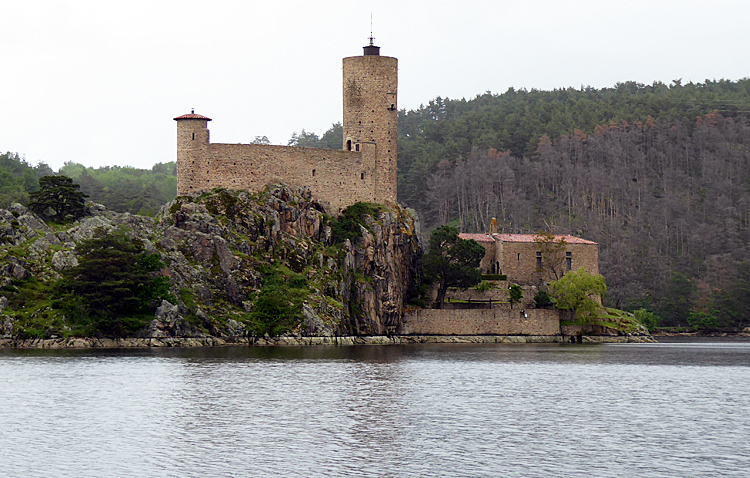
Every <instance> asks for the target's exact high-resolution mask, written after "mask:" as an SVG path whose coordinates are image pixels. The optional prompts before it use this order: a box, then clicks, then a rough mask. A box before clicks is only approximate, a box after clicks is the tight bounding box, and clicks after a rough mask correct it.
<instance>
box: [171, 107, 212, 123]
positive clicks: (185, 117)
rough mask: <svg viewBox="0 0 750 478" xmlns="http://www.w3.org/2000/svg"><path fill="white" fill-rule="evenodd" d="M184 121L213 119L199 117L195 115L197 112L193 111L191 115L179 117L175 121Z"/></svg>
mask: <svg viewBox="0 0 750 478" xmlns="http://www.w3.org/2000/svg"><path fill="white" fill-rule="evenodd" d="M184 119H198V120H206V121H211V118H209V117H208V116H203V115H197V114H195V110H191V111H190V113H188V114H186V115H182V116H178V117H177V118H175V119H174V120H175V121H179V120H184Z"/></svg>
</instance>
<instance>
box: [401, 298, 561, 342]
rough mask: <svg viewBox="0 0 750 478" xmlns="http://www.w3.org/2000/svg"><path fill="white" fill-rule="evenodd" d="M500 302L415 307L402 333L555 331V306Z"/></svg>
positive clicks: (557, 328)
mask: <svg viewBox="0 0 750 478" xmlns="http://www.w3.org/2000/svg"><path fill="white" fill-rule="evenodd" d="M521 310H522V309H521V308H519V307H515V308H514V309H511V308H510V306H507V305H500V306H495V307H493V308H492V309H454V310H443V309H417V310H414V311H410V312H407V313H406V315H405V316H404V323H403V327H402V330H401V333H402V334H404V335H559V334H560V315H559V313H558V311H557V310H548V309H527V310H525V311H524V312H525V313H526V317H524V316H523V314H522V313H521Z"/></svg>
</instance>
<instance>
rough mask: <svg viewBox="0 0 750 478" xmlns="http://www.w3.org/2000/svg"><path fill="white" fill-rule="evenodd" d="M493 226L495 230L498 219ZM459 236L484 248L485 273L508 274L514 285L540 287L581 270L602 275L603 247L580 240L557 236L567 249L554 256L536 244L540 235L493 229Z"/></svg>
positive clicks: (560, 249) (483, 267) (557, 240)
mask: <svg viewBox="0 0 750 478" xmlns="http://www.w3.org/2000/svg"><path fill="white" fill-rule="evenodd" d="M492 224H493V226H492V227H493V228H494V227H495V226H494V225H495V221H494V219H493V222H492ZM459 237H460V238H461V239H474V240H475V241H477V242H478V243H479V244H480V245H482V246H483V247H484V249H485V255H484V257H483V258H482V262H481V263H480V265H479V268H480V269H481V270H482V273H483V274H505V275H506V276H507V277H508V280H509V281H510V282H514V283H518V284H527V285H533V284H540V283H542V282H549V281H551V280H555V273H557V275H558V276H560V277H562V275H563V274H565V273H566V272H568V271H571V270H578V269H579V268H581V267H583V268H584V269H585V270H586V271H587V272H589V273H590V274H599V244H597V243H596V242H593V241H589V240H586V239H581V238H580V237H575V236H570V235H567V234H558V235H555V236H554V241H555V243H559V241H560V240H561V239H562V240H564V241H565V247H564V248H562V247H560V248H559V249H557V250H555V252H554V253H550V252H549V251H547V250H544V247H542V246H541V245H540V244H539V242H537V241H536V238H537V237H538V235H537V234H498V233H497V232H494V231H493V230H491V231H490V233H488V234H466V233H462V234H459ZM550 256H554V257H550ZM551 263H554V266H552V265H551ZM552 267H554V269H555V271H554V272H553V271H552V270H551V268H552Z"/></svg>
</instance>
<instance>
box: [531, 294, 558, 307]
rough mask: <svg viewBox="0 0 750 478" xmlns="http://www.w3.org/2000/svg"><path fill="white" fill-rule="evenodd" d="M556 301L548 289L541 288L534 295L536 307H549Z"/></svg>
mask: <svg viewBox="0 0 750 478" xmlns="http://www.w3.org/2000/svg"><path fill="white" fill-rule="evenodd" d="M554 303H555V301H554V300H553V299H552V297H550V295H549V294H548V293H547V291H546V290H542V289H540V290H539V291H538V292H537V293H536V295H535V296H534V305H535V306H536V307H539V308H541V307H549V306H551V305H553V304H554Z"/></svg>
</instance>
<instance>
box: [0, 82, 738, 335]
mask: <svg viewBox="0 0 750 478" xmlns="http://www.w3.org/2000/svg"><path fill="white" fill-rule="evenodd" d="M749 115H750V79H743V80H739V81H725V80H722V81H706V82H705V83H695V84H694V83H688V84H682V83H681V81H680V80H675V81H674V82H672V84H670V85H665V84H663V83H658V82H657V83H654V84H652V85H643V84H639V83H634V82H626V83H618V84H617V85H615V86H614V87H613V88H603V89H595V88H590V87H586V88H580V89H574V88H567V89H559V90H553V91H537V90H531V91H527V90H523V89H522V90H515V89H513V88H511V89H509V90H508V91H507V92H505V93H503V94H492V93H489V92H488V93H485V94H482V95H479V96H477V97H476V98H474V99H471V100H466V99H461V100H451V99H447V98H436V99H434V100H431V101H429V102H428V104H427V105H426V106H421V107H420V108H418V109H416V110H410V111H406V110H402V111H400V112H399V153H398V154H399V158H398V161H399V164H398V167H399V170H398V181H399V184H398V194H399V200H400V201H401V202H402V203H404V204H406V205H407V206H410V207H413V208H414V209H416V210H417V211H418V213H419V215H420V217H421V219H422V222H423V224H424V228H423V229H424V230H425V231H429V230H431V229H433V228H435V227H437V226H440V225H443V224H451V225H455V226H457V227H459V229H460V230H462V231H464V232H482V231H486V230H488V229H489V227H488V225H489V220H490V218H492V217H496V218H497V219H498V226H499V227H500V228H501V229H502V230H503V231H504V232H538V231H541V230H545V231H552V232H556V233H570V234H574V235H578V236H582V237H585V238H587V239H591V240H594V241H597V242H599V244H600V259H601V264H600V268H601V272H602V274H603V275H604V276H605V277H606V279H607V285H608V291H607V295H606V297H605V301H606V303H607V304H608V305H612V306H615V307H618V308H623V309H627V310H635V309H638V308H645V309H648V310H650V311H653V312H655V313H657V314H658V315H659V317H660V319H661V324H662V325H682V326H684V325H688V323H691V324H692V323H698V322H701V323H702V324H703V326H706V327H716V328H720V327H727V326H740V325H749V324H748V320H747V319H746V318H745V316H746V315H747V314H746V313H745V310H747V309H748V308H749V307H750V263H748V262H746V258H747V257H748V252H750V251H748V249H749V246H750V167H748V166H750V147H749V146H748V143H750V122H749V120H748V117H749ZM341 134H342V128H341V124H340V123H336V124H334V125H332V126H331V128H330V129H329V130H328V131H326V132H325V133H324V134H323V135H322V136H318V135H317V134H315V133H312V132H307V131H305V130H302V132H301V133H294V134H292V137H291V138H290V140H289V142H288V144H289V145H293V146H309V147H323V148H332V149H337V148H340V147H341V143H342V140H341ZM254 142H257V143H267V142H268V140H267V139H266V138H264V137H258V138H256V140H255V141H254ZM51 172H52V171H51V170H50V168H49V167H47V166H46V165H44V164H40V165H37V166H33V167H32V166H30V165H29V164H27V163H26V162H25V161H24V160H22V159H21V158H20V157H18V155H16V154H12V153H6V154H5V155H2V156H0V207H5V206H7V205H8V204H9V203H10V202H14V201H20V202H25V201H27V199H28V194H29V193H30V192H33V191H34V190H35V189H36V188H38V183H37V181H36V178H38V177H39V176H42V175H44V174H49V173H51ZM60 173H61V174H65V175H68V176H70V177H72V178H74V179H75V180H76V182H78V183H79V184H80V185H81V190H82V191H83V192H85V193H87V194H89V196H90V199H92V200H94V201H96V202H100V203H103V204H105V205H106V206H107V207H109V208H111V209H114V210H116V211H121V212H124V211H129V212H133V213H144V214H153V213H154V212H155V211H156V210H158V208H159V206H160V205H161V204H163V203H165V202H166V201H169V200H170V199H172V198H173V197H174V195H175V177H174V163H166V164H158V165H156V166H154V167H153V168H152V169H151V170H140V169H135V168H127V167H103V168H96V169H92V168H84V167H83V166H81V165H79V164H75V163H67V164H66V165H65V166H64V167H63V168H62V169H61V170H60Z"/></svg>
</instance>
